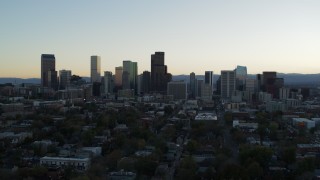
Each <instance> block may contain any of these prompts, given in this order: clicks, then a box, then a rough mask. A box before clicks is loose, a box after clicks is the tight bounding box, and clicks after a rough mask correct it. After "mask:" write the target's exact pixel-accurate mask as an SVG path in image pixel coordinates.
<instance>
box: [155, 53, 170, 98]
mask: <svg viewBox="0 0 320 180" xmlns="http://www.w3.org/2000/svg"><path fill="white" fill-rule="evenodd" d="M164 55H165V54H164V52H155V53H154V54H152V55H151V91H153V92H160V93H164V92H166V91H167V84H168V82H170V81H171V78H172V77H171V75H170V74H168V72H167V66H166V65H165V64H164Z"/></svg>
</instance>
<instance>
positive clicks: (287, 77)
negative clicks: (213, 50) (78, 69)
mask: <svg viewBox="0 0 320 180" xmlns="http://www.w3.org/2000/svg"><path fill="white" fill-rule="evenodd" d="M277 75H278V77H280V78H284V82H285V84H286V85H308V84H313V85H320V74H297V73H290V74H284V73H278V74H277ZM219 76H220V75H218V74H215V75H214V82H216V81H217V80H218V78H219ZM255 76H256V75H248V77H249V78H255ZM82 78H83V79H85V80H86V81H87V82H89V81H90V78H89V77H82ZM196 78H197V79H204V75H197V76H196ZM172 79H173V80H174V81H180V80H184V81H187V82H189V75H173V77H172ZM5 83H12V84H22V83H32V84H40V78H28V79H23V78H0V84H5Z"/></svg>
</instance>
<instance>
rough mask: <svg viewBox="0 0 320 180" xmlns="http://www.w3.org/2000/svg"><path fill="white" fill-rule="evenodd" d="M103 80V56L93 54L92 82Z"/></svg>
mask: <svg viewBox="0 0 320 180" xmlns="http://www.w3.org/2000/svg"><path fill="white" fill-rule="evenodd" d="M94 82H101V58H100V56H91V83H94Z"/></svg>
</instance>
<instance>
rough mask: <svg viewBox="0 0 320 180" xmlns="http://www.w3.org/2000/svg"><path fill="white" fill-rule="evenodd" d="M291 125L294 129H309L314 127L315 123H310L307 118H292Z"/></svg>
mask: <svg viewBox="0 0 320 180" xmlns="http://www.w3.org/2000/svg"><path fill="white" fill-rule="evenodd" d="M292 125H293V126H295V127H305V128H307V129H311V128H314V127H315V126H316V124H315V121H311V120H309V119H307V118H292Z"/></svg>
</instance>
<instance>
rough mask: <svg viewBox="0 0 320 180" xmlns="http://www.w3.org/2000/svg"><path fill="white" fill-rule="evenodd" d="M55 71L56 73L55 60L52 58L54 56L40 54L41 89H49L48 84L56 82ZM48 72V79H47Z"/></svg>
mask: <svg viewBox="0 0 320 180" xmlns="http://www.w3.org/2000/svg"><path fill="white" fill-rule="evenodd" d="M55 71H56V58H55V57H54V55H53V54H42V55H41V86H42V87H49V82H56V81H57V80H56V79H57V73H56V72H55ZM49 72H50V77H49ZM54 72H55V73H54ZM54 75H55V77H54ZM49 78H50V79H49ZM51 78H55V79H51Z"/></svg>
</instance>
